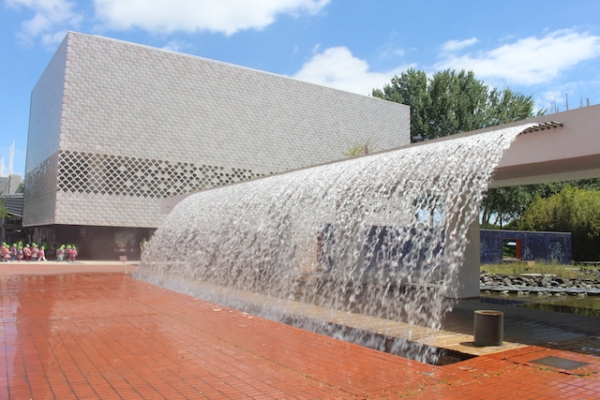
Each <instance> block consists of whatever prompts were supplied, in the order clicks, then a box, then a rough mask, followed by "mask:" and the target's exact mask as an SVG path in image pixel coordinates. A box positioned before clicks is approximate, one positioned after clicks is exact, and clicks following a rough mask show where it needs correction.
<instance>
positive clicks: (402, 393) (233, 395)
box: [0, 263, 600, 399]
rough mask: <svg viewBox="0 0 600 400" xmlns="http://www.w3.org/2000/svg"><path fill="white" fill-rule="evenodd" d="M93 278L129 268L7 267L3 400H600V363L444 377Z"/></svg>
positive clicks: (507, 365) (120, 280)
mask: <svg viewBox="0 0 600 400" xmlns="http://www.w3.org/2000/svg"><path fill="white" fill-rule="evenodd" d="M72 267H73V266H71V267H70V268H72ZM92 267H93V268H98V269H100V270H102V271H111V270H112V269H115V270H116V269H118V267H121V269H122V268H123V265H122V264H121V265H120V264H119V263H114V264H111V265H105V266H101V265H96V266H93V265H81V267H80V268H79V270H80V271H85V272H83V273H77V274H73V273H63V274H54V275H46V274H45V273H49V271H48V270H42V272H37V273H35V272H33V270H29V272H26V271H28V270H27V269H28V268H34V269H37V268H43V267H42V266H38V265H35V266H30V265H27V266H21V265H17V264H1V265H0V296H1V297H0V308H1V315H0V318H1V321H2V324H1V326H0V340H1V341H2V344H1V345H0V359H1V360H2V362H1V363H0V398H1V399H4V398H6V399H88V398H89V399H113V398H114V399H165V398H166V399H179V398H182V399H273V398H277V399H284V398H285V399H391V398H418V399H517V398H518V399H534V398H535V399H567V398H573V399H598V398H600V357H595V356H591V355H586V354H582V353H579V352H574V351H564V350H559V349H558V348H550V347H551V346H525V347H521V348H518V349H513V350H509V351H503V352H499V353H494V354H488V355H483V356H480V357H476V358H473V359H470V360H468V361H463V362H460V363H455V364H451V365H447V366H443V367H440V366H431V365H426V364H421V363H418V362H415V361H410V360H406V359H403V358H401V357H396V356H392V355H389V354H385V353H381V352H377V351H374V350H370V349H366V348H363V347H360V346H356V345H353V344H348V343H345V342H341V341H338V340H335V339H331V338H328V337H324V336H320V335H316V334H313V333H310V332H306V331H302V330H299V329H296V328H293V327H290V326H287V325H282V324H279V323H275V322H272V321H269V320H265V319H262V318H258V317H255V316H252V315H249V314H245V313H242V312H239V311H235V310H231V309H227V308H225V307H220V306H217V305H215V304H211V303H207V302H204V301H201V300H197V299H194V298H191V297H188V296H185V295H182V294H178V293H174V292H171V291H168V290H166V289H163V288H160V287H156V286H153V285H150V284H148V283H145V282H141V281H137V280H135V279H133V278H131V277H130V276H129V275H126V274H124V273H123V272H121V271H119V272H108V273H97V272H95V273H92V272H90V271H88V270H87V269H86V268H92ZM17 268H18V269H17ZM56 268H66V266H63V265H60V266H56ZM11 270H12V273H11ZM52 271H54V272H57V271H58V270H57V269H55V268H53V269H52ZM61 271H62V270H61ZM64 272H73V271H71V270H68V271H64ZM598 328H599V329H598V333H600V323H599V324H598ZM595 340H596V341H597V340H598V339H597V337H581V338H579V339H578V341H579V342H578V343H579V347H586V346H590V343H592V344H591V346H595V344H594V343H595V342H594V341H595ZM577 348H578V347H577V346H574V347H573V350H577ZM548 357H555V358H558V359H559V360H567V362H581V363H584V364H579V365H574V367H575V368H574V369H569V370H567V369H563V370H561V369H557V368H555V367H550V366H546V365H542V364H539V362H537V363H536V362H534V361H536V360H542V361H540V362H543V361H544V360H553V359H552V358H548ZM569 368H571V366H569Z"/></svg>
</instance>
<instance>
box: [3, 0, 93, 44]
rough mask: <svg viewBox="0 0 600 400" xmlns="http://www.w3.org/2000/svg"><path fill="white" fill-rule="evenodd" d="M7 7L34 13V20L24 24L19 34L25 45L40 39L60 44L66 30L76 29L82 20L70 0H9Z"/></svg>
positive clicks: (47, 42) (46, 42) (44, 41)
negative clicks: (25, 9) (69, 28)
mask: <svg viewBox="0 0 600 400" xmlns="http://www.w3.org/2000/svg"><path fill="white" fill-rule="evenodd" d="M6 5H7V6H9V7H13V8H17V9H19V8H28V9H30V10H32V11H33V12H34V16H33V18H31V19H30V20H28V21H25V22H23V24H22V25H21V31H20V32H19V34H18V36H19V38H20V39H21V40H22V41H23V42H25V43H30V42H31V41H32V40H34V39H36V38H38V37H41V38H42V42H43V43H44V44H54V43H56V42H60V41H61V40H62V39H63V38H64V36H65V34H66V30H65V29H64V28H65V27H76V26H78V25H79V23H80V22H81V20H82V16H81V15H79V14H78V13H77V12H76V11H75V6H74V3H72V2H70V1H68V0H7V1H6Z"/></svg>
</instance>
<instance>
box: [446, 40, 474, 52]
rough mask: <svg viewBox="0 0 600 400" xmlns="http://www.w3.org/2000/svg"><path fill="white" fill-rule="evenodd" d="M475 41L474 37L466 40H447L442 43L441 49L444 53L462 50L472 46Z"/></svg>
mask: <svg viewBox="0 0 600 400" xmlns="http://www.w3.org/2000/svg"><path fill="white" fill-rule="evenodd" d="M477 42H478V40H477V39H476V38H471V39H466V40H449V41H447V42H446V43H444V44H443V45H442V51H443V52H444V53H452V52H455V51H458V50H462V49H464V48H465V47H469V46H472V45H474V44H475V43H477Z"/></svg>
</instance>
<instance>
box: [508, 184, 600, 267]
mask: <svg viewBox="0 0 600 400" xmlns="http://www.w3.org/2000/svg"><path fill="white" fill-rule="evenodd" d="M517 226H518V228H519V229H523V230H533V231H551V232H552V231H554V232H571V234H572V240H573V258H574V259H575V260H578V261H589V260H600V191H597V190H586V189H580V188H576V187H573V186H566V187H565V188H564V189H563V190H561V191H560V193H557V194H554V195H552V196H550V197H548V198H546V199H544V198H542V197H540V196H539V195H536V196H535V197H534V199H533V201H532V203H531V205H530V206H529V207H528V208H527V211H525V213H524V214H523V215H522V216H521V218H520V219H519V220H518V221H517Z"/></svg>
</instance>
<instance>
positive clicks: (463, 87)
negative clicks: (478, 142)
mask: <svg viewBox="0 0 600 400" xmlns="http://www.w3.org/2000/svg"><path fill="white" fill-rule="evenodd" d="M372 94H373V96H375V97H379V98H382V99H385V100H389V101H394V102H397V103H402V104H406V105H408V106H410V118H411V135H412V136H416V135H420V136H421V137H423V138H424V139H435V138H437V137H442V136H447V135H452V134H455V133H459V132H466V131H472V130H476V129H480V128H485V127H487V126H495V125H500V124H505V123H508V122H512V121H518V120H522V119H526V118H530V117H532V116H534V101H533V98H532V96H525V95H523V94H520V93H516V92H513V91H512V90H510V89H509V88H505V89H503V90H498V89H490V88H489V87H488V86H487V85H486V84H485V83H483V81H480V80H478V79H476V78H475V74H474V73H473V72H472V71H465V70H462V71H460V72H456V71H454V70H445V71H441V72H437V73H435V74H434V75H433V76H432V77H431V78H428V77H427V74H426V73H425V72H424V71H419V70H415V69H412V68H411V69H409V70H408V71H406V72H403V73H402V74H400V76H395V77H394V78H392V80H391V83H390V84H387V85H385V86H384V88H383V90H381V89H374V90H373V92H372Z"/></svg>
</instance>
